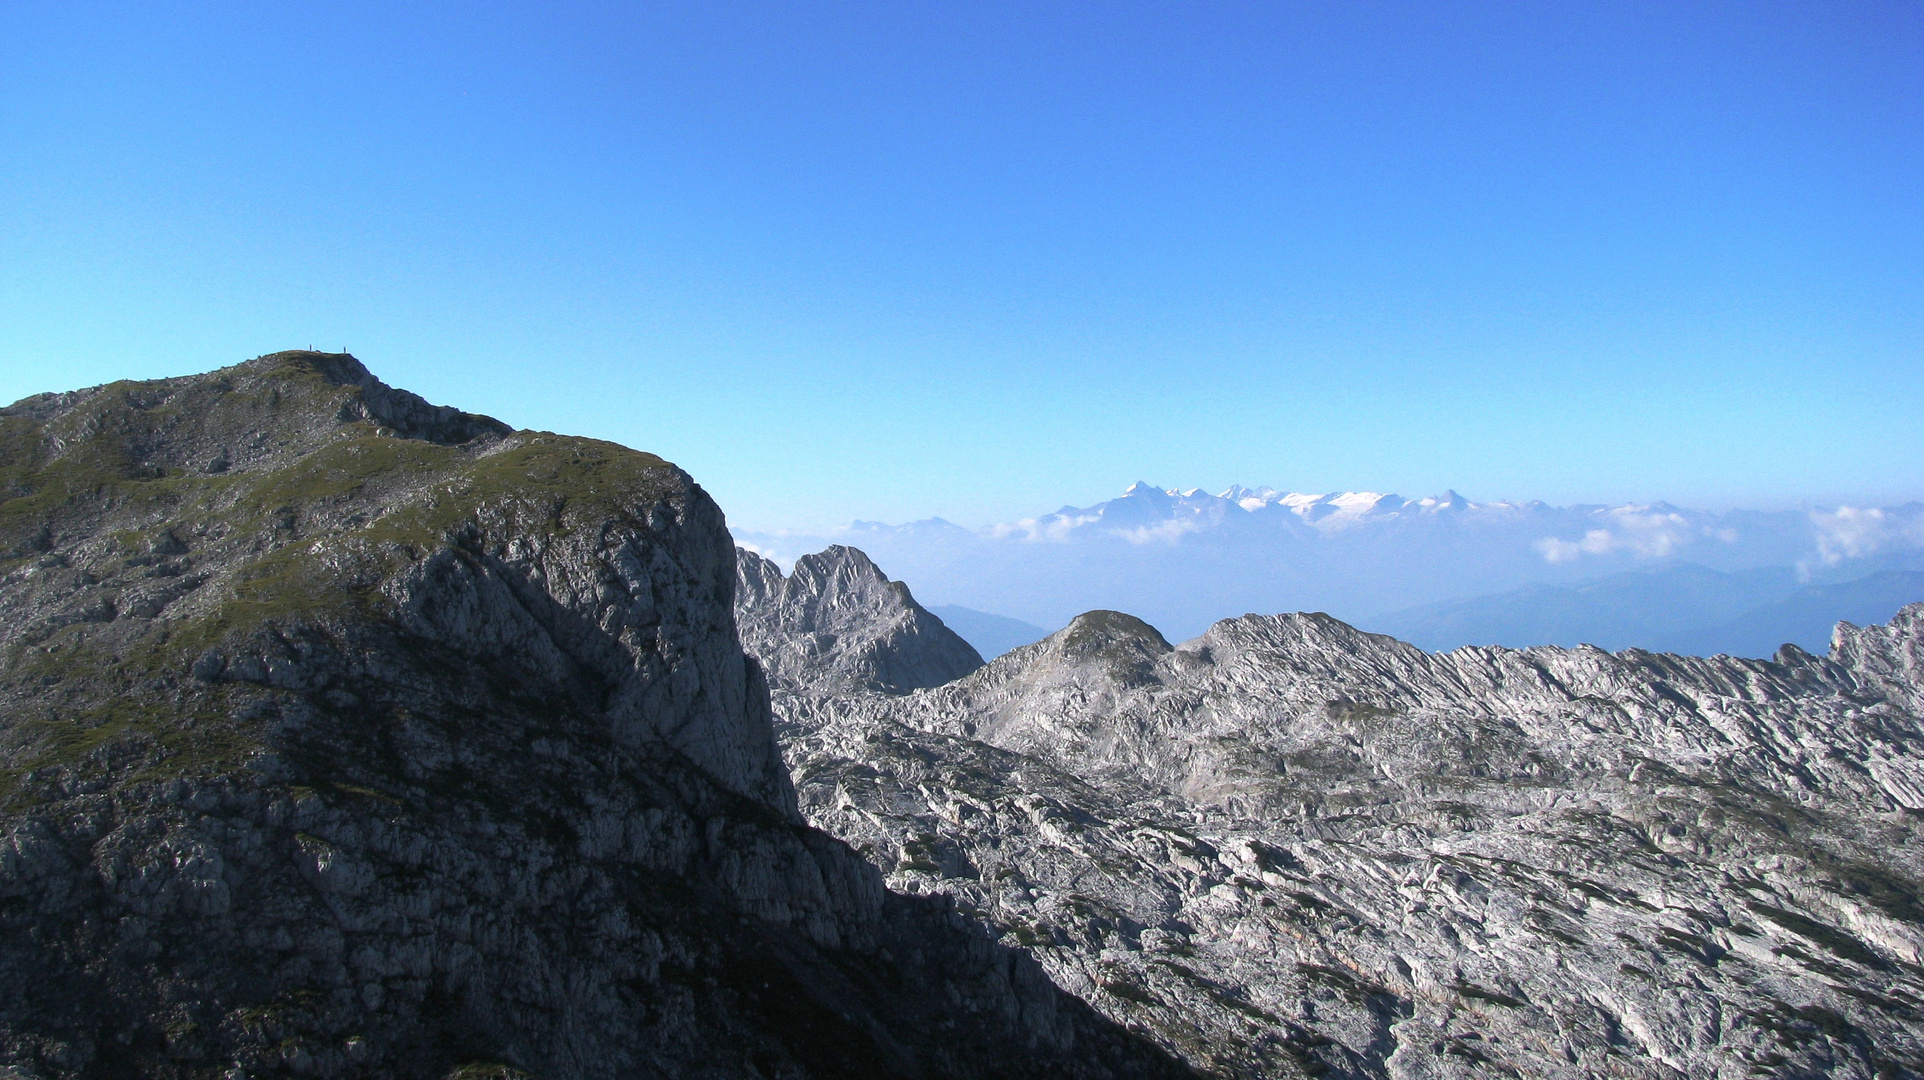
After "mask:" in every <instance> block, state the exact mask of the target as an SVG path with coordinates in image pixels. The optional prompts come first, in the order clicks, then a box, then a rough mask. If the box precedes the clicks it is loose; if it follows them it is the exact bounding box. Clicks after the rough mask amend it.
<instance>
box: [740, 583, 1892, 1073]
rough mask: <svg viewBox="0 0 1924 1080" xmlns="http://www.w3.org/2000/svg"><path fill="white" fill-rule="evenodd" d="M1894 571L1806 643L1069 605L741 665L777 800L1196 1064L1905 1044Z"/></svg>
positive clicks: (1474, 1069)
mask: <svg viewBox="0 0 1924 1080" xmlns="http://www.w3.org/2000/svg"><path fill="white" fill-rule="evenodd" d="M1921 650H1924V605H1914V606H1912V607H1910V608H1907V609H1905V611H1903V612H1902V613H1900V615H1899V616H1898V617H1897V618H1896V619H1894V620H1893V621H1892V622H1891V623H1890V624H1889V625H1888V626H1881V627H1869V628H1864V629H1858V628H1855V627H1851V626H1849V625H1844V626H1840V627H1839V630H1838V633H1837V636H1836V641H1835V643H1834V645H1833V648H1832V650H1831V654H1830V656H1829V657H1822V658H1820V657H1814V656H1810V655H1808V654H1804V653H1802V652H1800V651H1798V650H1796V649H1786V650H1784V651H1783V652H1781V653H1780V654H1779V655H1778V657H1777V658H1776V659H1775V660H1774V661H1771V662H1764V661H1754V660H1739V659H1733V658H1730V657H1712V658H1696V657H1679V656H1667V655H1656V654H1650V653H1644V652H1639V651H1635V650H1632V651H1628V652H1624V653H1618V654H1611V653H1606V652H1602V651H1600V650H1596V649H1589V648H1582V649H1558V648H1536V649H1524V650H1512V649H1496V648H1476V649H1461V650H1457V651H1456V652H1452V653H1447V654H1442V655H1431V654H1426V653H1424V652H1422V651H1421V650H1419V649H1416V648H1413V647H1411V646H1408V645H1405V644H1403V643H1401V642H1397V641H1394V640H1392V639H1389V638H1384V637H1379V636H1376V635H1370V634H1365V633H1362V632H1359V631H1357V630H1355V629H1354V628H1351V627H1349V626H1346V625H1344V624H1343V623H1340V622H1338V621H1336V620H1334V619H1331V618H1328V617H1327V616H1322V615H1284V616H1254V615H1252V616H1246V617H1243V618H1240V619H1231V620H1226V621H1223V622H1220V623H1218V624H1216V625H1215V626H1214V627H1212V628H1211V629H1210V630H1209V631H1208V632H1207V633H1206V634H1204V635H1203V636H1201V637H1199V638H1197V639H1195V640H1192V641H1188V642H1185V643H1183V644H1181V645H1177V646H1171V645H1170V644H1169V643H1167V642H1166V641H1164V640H1163V638H1162V637H1161V635H1160V634H1158V633H1156V631H1155V630H1154V629H1153V628H1150V627H1148V626H1147V625H1146V624H1143V623H1141V622H1140V621H1139V620H1135V619H1133V618H1131V617H1129V616H1126V615H1121V614H1119V613H1115V612H1092V613H1090V614H1088V615H1085V616H1082V617H1081V618H1078V619H1077V620H1076V621H1075V622H1074V623H1072V624H1071V625H1070V626H1069V627H1068V628H1066V629H1064V630H1063V631H1061V632H1059V633H1057V634H1055V635H1053V636H1052V637H1050V638H1049V639H1047V640H1045V641H1042V642H1038V643H1037V644H1035V645H1031V646H1026V647H1024V648H1021V649H1017V650H1015V651H1013V652H1011V653H1009V654H1006V655H1005V656H1003V657H1000V658H998V659H997V660H996V661H994V662H992V663H990V664H989V665H987V666H986V667H984V668H982V669H981V670H979V671H976V672H974V673H972V674H971V675H968V676H966V677H964V678H962V679H959V680H957V681H955V682H952V683H949V684H947V685H944V686H941V687H937V688H932V689H927V690H921V691H917V692H916V693H914V694H911V695H906V696H888V695H880V694H868V695H852V694H847V693H840V692H837V693H811V692H810V691H809V690H808V688H807V687H805V686H793V687H789V688H785V689H783V690H781V691H780V692H778V693H777V694H776V695H775V702H776V715H777V728H778V731H779V732H780V733H781V735H782V737H783V739H784V742H785V743H786V746H787V753H788V755H789V759H790V762H791V766H792V767H793V769H794V776H795V782H796V786H797V789H798V792H799V794H800V798H801V803H802V806H803V809H804V811H805V813H806V814H807V815H808V817H809V819H810V820H811V821H812V822H814V823H816V824H818V825H820V826H821V827H823V828H824V829H826V830H828V831H830V832H832V833H834V834H836V835H838V836H841V837H842V838H844V839H846V840H848V841H849V842H850V843H853V844H855V845H856V846H857V847H858V848H859V849H861V850H863V851H865V852H867V853H868V854H869V855H870V856H871V857H872V858H874V859H876V860H877V861H878V862H881V863H882V864H883V865H885V866H887V865H889V864H890V863H893V869H892V870H891V871H890V873H889V882H890V884H891V885H892V886H894V887H896V888H899V889H903V890H907V891H923V892H931V893H941V894H946V895H949V896H953V897H955V898H956V899H957V901H958V903H959V904H960V905H962V907H963V908H964V909H965V910H969V911H973V912H977V913H980V914H981V915H982V917H984V918H985V919H987V920H988V921H990V922H991V923H993V924H994V925H995V926H997V927H998V928H1000V930H1001V932H1002V934H1003V938H1004V940H1005V941H1007V942H1010V943H1013V944H1020V945H1023V946H1025V947H1027V948H1029V949H1031V950H1032V952H1033V953H1034V954H1035V955H1036V956H1037V957H1038V958H1039V959H1040V960H1041V961H1042V962H1043V965H1044V966H1045V967H1046V968H1047V969H1048V970H1049V972H1050V974H1051V975H1052V976H1053V977H1054V978H1055V980H1056V981H1057V982H1058V983H1059V984H1060V985H1063V986H1065V987H1067V988H1070V989H1072V990H1074V991H1075V992H1076V993H1078V994H1080V995H1082V996H1083V997H1084V998H1085V999H1086V1000H1088V1001H1089V1002H1091V1003H1092V1004H1094V1005H1095V1006H1096V1007H1098V1008H1099V1009H1101V1010H1102V1011H1103V1012H1104V1013H1105V1014H1107V1015H1109V1016H1111V1017H1113V1018H1115V1019H1117V1020H1118V1021H1121V1022H1124V1023H1127V1024H1129V1025H1132V1026H1136V1027H1139V1028H1140V1029H1142V1030H1146V1031H1150V1032H1152V1033H1154V1035H1155V1036H1156V1038H1158V1039H1159V1040H1160V1041H1161V1042H1162V1043H1163V1044H1164V1045H1165V1046H1167V1047H1169V1048H1170V1049H1172V1050H1173V1051H1175V1052H1176V1053H1178V1054H1180V1055H1181V1056H1183V1057H1184V1058H1186V1059H1187V1060H1189V1061H1190V1062H1191V1063H1192V1064H1195V1065H1198V1066H1200V1067H1202V1068H1204V1069H1206V1070H1209V1071H1212V1072H1215V1073H1217V1074H1219V1075H1225V1076H1237V1077H1274V1076H1293V1075H1300V1074H1305V1073H1306V1074H1309V1075H1322V1076H1354V1077H1364V1076H1368V1077H1443V1076H1464V1077H1469V1076H1484V1075H1508V1076H1525V1077H1587V1076H1634V1077H1652V1078H1657V1077H1663V1078H1674V1077H1693V1078H1696V1077H1702V1078H1710V1077H1717V1078H1725V1080H1736V1078H1738V1077H1761V1076H1781V1077H1792V1076H1799V1077H1801V1076H1832V1077H1863V1078H1870V1077H1890V1076H1917V1075H1924V888H1920V882H1924V846H1920V839H1924V837H1921V836H1920V832H1919V828H1920V824H1924V786H1920V781H1921V780H1924V722H1921V721H1920V708H1919V706H1920V701H1924V698H1921V697H1920V687H1921V686H1924V684H1921V683H1920V679H1919V675H1920V672H1924V664H1921V663H1920V658H1924V651H1921Z"/></svg>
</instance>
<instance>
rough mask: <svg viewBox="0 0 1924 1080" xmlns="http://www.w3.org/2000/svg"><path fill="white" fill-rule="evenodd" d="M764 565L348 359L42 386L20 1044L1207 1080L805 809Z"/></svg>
mask: <svg viewBox="0 0 1924 1080" xmlns="http://www.w3.org/2000/svg"><path fill="white" fill-rule="evenodd" d="M736 572H737V570H736V563H735V555H734V551H733V545H732V543H731V542H730V541H729V537H728V534H727V531H726V529H725V526H724V523H723V520H722V516H721V514H720V512H719V511H718V510H717V509H716V508H715V506H714V504H713V503H712V502H711V501H710V500H709V498H708V496H707V495H706V494H705V493H703V492H702V490H701V489H700V488H699V487H697V486H696V485H695V484H694V483H693V482H692V481H691V480H690V479H689V478H688V477H687V476H686V475H685V474H684V473H682V472H681V471H680V470H678V469H676V468H675V467H674V466H672V465H670V464H668V463H666V462H664V461H661V460H660V459H658V458H655V457H652V456H651V455H647V454H640V453H636V452H634V451H630V450H627V449H625V448H622V447H618V446H614V445H611V444H607V443H599V442H595V441H593V440H586V439H575V438H567V437H562V436H556V435H552V434H547V433H539V432H525V431H512V430H510V429H508V428H507V427H506V426H505V425H503V424H500V423H499V422H497V421H493V420H490V419H488V418H485V417H477V416H472V415H470V414H465V413H461V412H459V411H457V410H453V409H447V408H439V407H435V406H431V405H429V404H427V403H426V402H423V401H421V400H420V399H419V398H416V397H414V396H413V395H410V394H407V393H405V392H403V391H398V390H393V389H391V388H388V387H385V386H383V385H382V384H380V383H379V382H378V381H377V380H375V379H373V377H372V376H371V375H369V374H368V373H367V372H366V370H365V369H364V368H362V367H361V365H360V364H359V363H358V362H356V361H354V360H353V358H351V357H346V356H334V355H321V354H311V353H293V354H276V355H274V356H269V357H263V358H261V359H259V360H256V361H251V362H249V363H246V364H242V365H239V366H237V367H233V368H227V369H224V370H222V371H217V372H214V373H211V374H208V375H202V376H194V377H189V378H182V379H171V380H163V381H160V382H152V383H119V384H114V385H111V386H106V387H100V388H97V389H94V390H90V391H81V392H78V393H73V394H62V395H45V396H42V397H38V398H32V399H28V400H27V401H25V402H22V403H19V404H17V405H15V406H13V407H11V408H8V409H5V410H0V1074H4V1075H11V1076H21V1077H43V1078H51V1077H111V1076H136V1075H137V1076H156V1077H209V1078H211V1077H216V1076H218V1077H243V1076H249V1077H262V1076H275V1075H295V1076H319V1077H361V1076H366V1077H423V1076H426V1077H437V1076H445V1075H459V1076H463V1077H471V1078H472V1077H481V1076H536V1077H550V1078H564V1077H565V1078H573V1077H582V1078H588V1077H750V1076H763V1077H778V1076H779V1077H826V1076H860V1075H878V1076H880V1075H888V1076H926V1077H946V1076H980V1077H988V1076H1000V1075H1027V1076H1055V1075H1069V1076H1087V1077H1128V1076H1143V1077H1148V1076H1174V1075H1177V1074H1178V1073H1179V1071H1180V1070H1179V1069H1178V1068H1177V1067H1176V1066H1175V1065H1174V1064H1172V1063H1171V1061H1170V1060H1169V1059H1168V1058H1166V1057H1165V1056H1163V1055H1162V1054H1160V1053H1159V1052H1157V1051H1156V1050H1154V1049H1153V1048H1152V1047H1149V1046H1147V1045H1146V1044H1144V1043H1142V1042H1141V1041H1140V1040H1138V1039H1135V1038H1133V1037H1132V1036H1130V1035H1128V1034H1127V1033H1126V1032H1124V1031H1122V1030H1121V1029H1120V1028H1118V1027H1117V1026H1116V1025H1114V1024H1113V1023H1111V1022H1109V1021H1106V1020H1104V1019H1102V1018H1101V1017H1100V1016H1099V1015H1097V1014H1095V1013H1094V1012H1092V1011H1091V1010H1090V1009H1089V1008H1088V1007H1087V1006H1086V1005H1084V1004H1083V1003H1082V1002H1080V1001H1078V1000H1077V999H1075V998H1073V997H1070V996H1068V995H1065V994H1063V993H1062V992H1061V991H1059V990H1058V989H1057V988H1055V987H1054V986H1052V985H1051V984H1050V983H1049V982H1048V980H1047V978H1046V977H1045V976H1044V974H1043V973H1042V971H1041V969H1040V968H1039V967H1037V966H1036V965H1035V964H1034V963H1033V961H1031V960H1029V959H1028V958H1026V957H1025V956H1023V955H1021V954H1019V953H1015V952H1011V951H1010V950H1008V949H1006V948H1004V947H1002V946H999V945H997V944H995V943H994V942H993V941H992V940H991V939H990V937H989V936H988V935H987V933H986V932H985V931H984V930H983V929H982V928H981V927H980V926H979V925H977V924H974V923H971V922H970V921H968V920H967V919H965V918H964V917H963V916H961V915H960V914H958V913H957V912H956V911H955V910H954V909H953V907H952V905H951V904H950V903H949V902H948V901H946V900H945V899H941V898H922V897H905V896H901V895H897V894H892V893H890V892H888V891H887V890H886V889H885V888H884V886H883V882H882V880H881V878H880V875H878V874H877V872H876V871H875V870H874V868H873V867H871V866H870V865H869V864H868V863H866V862H864V861H863V860H862V859H861V858H860V857H858V856H857V855H856V854H855V853H853V852H852V851H850V849H849V848H848V847H847V846H846V845H844V844H842V843H840V842H839V841H836V840H833V839H831V838H829V837H828V836H826V835H824V834H822V833H820V832H818V831H816V830H814V829H811V828H809V827H808V826H806V825H805V824H804V823H803V821H802V819H801V817H800V814H799V812H798V808H797V804H796V802H795V796H794V792H793V788H792V787H791V785H790V782H789V778H788V773H787V770H786V769H785V768H784V766H783V763H782V761H781V758H780V756H779V754H778V750H777V746H776V743H775V741H774V737H773V733H772V725H771V715H770V709H769V697H768V689H767V685H766V682H765V680H764V678H763V676H762V674H761V670H760V668H759V667H758V666H757V665H756V664H755V663H753V662H752V661H750V660H748V659H746V658H745V657H744V656H743V653H742V650H741V648H740V645H739V643H738V640H737V637H736V631H735V625H734V618H733V614H732V604H733V600H734V590H735V583H736Z"/></svg>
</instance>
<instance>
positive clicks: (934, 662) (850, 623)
mask: <svg viewBox="0 0 1924 1080" xmlns="http://www.w3.org/2000/svg"><path fill="white" fill-rule="evenodd" d="M736 559H737V572H736V584H735V621H736V623H737V625H739V626H740V627H741V636H742V647H743V648H744V649H746V650H747V651H748V652H749V653H750V654H752V655H754V656H755V657H756V658H758V659H759V660H760V661H761V664H762V667H763V669H764V670H765V671H767V673H768V678H769V680H770V681H771V682H772V683H774V684H775V685H777V686H789V685H798V686H800V685H805V686H808V687H810V688H812V689H813V690H815V691H817V692H825V691H830V690H837V691H841V690H846V691H860V690H873V691H880V692H882V693H890V694H898V693H907V692H908V691H910V690H914V689H916V688H918V687H926V686H940V685H942V684H943V683H945V682H948V681H950V680H951V679H957V678H960V677H962V676H964V675H967V674H968V673H969V672H971V671H974V670H975V669H976V668H979V667H981V666H982V656H981V654H979V653H977V652H976V651H975V647H974V646H972V645H970V644H969V643H968V642H966V641H963V640H962V639H961V638H960V637H958V636H956V634H955V632H954V631H952V630H950V629H949V628H948V627H946V626H944V625H942V620H941V619H938V618H936V617H935V616H934V615H932V614H930V613H929V611H928V610H927V609H926V608H924V607H923V606H922V605H920V604H918V603H916V602H915V598H914V597H913V596H911V595H909V589H908V586H906V585H904V584H902V583H901V582H899V581H890V580H889V579H888V576H887V575H886V574H883V573H882V571H881V570H879V569H877V568H876V566H875V564H874V563H872V562H870V561H869V558H868V556H867V555H864V554H862V553H861V552H860V551H857V550H856V549H854V548H850V547H830V548H828V549H827V550H825V551H821V552H818V553H816V554H813V555H804V556H802V557H801V558H799V559H797V560H795V572H794V573H793V574H791V575H789V576H788V577H786V578H784V577H783V576H782V572H781V568H780V567H777V566H776V565H775V564H774V563H773V562H772V561H770V560H768V559H764V558H762V557H761V556H760V555H757V554H756V553H754V552H752V551H748V550H746V549H737V550H736Z"/></svg>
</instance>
